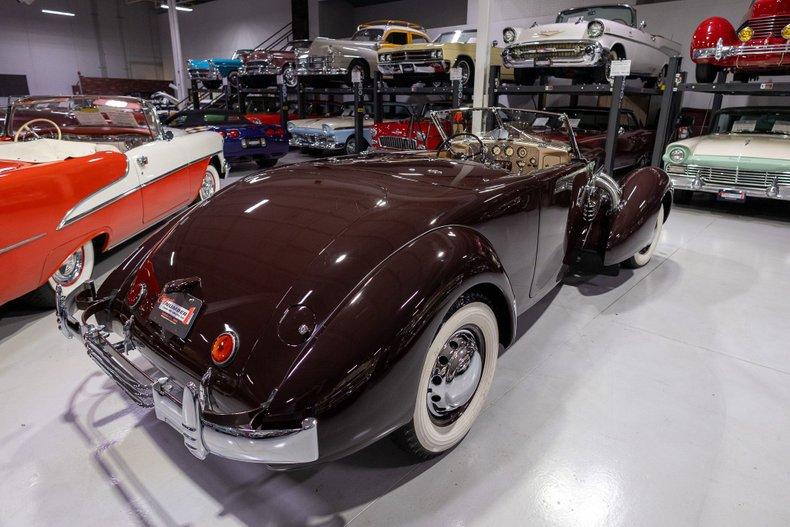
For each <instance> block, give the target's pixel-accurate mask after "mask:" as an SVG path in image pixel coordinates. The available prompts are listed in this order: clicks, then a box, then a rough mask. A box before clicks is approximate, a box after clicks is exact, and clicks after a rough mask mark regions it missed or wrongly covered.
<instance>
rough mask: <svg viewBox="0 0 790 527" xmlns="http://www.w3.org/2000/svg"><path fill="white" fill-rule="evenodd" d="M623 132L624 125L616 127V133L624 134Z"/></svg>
mask: <svg viewBox="0 0 790 527" xmlns="http://www.w3.org/2000/svg"><path fill="white" fill-rule="evenodd" d="M624 133H625V127H624V126H621V127H620V128H618V129H617V135H620V134H624Z"/></svg>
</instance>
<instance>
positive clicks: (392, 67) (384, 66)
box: [379, 59, 450, 75]
mask: <svg viewBox="0 0 790 527" xmlns="http://www.w3.org/2000/svg"><path fill="white" fill-rule="evenodd" d="M437 66H438V67H437ZM379 71H380V72H381V73H382V74H384V75H409V74H412V73H419V74H429V75H430V74H435V73H446V72H448V71H450V62H449V61H447V60H442V59H433V60H421V61H404V62H379Z"/></svg>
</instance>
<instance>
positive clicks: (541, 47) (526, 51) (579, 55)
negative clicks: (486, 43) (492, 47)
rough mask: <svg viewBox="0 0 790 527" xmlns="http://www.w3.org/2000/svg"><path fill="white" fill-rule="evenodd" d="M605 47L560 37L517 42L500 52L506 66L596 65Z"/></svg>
mask: <svg viewBox="0 0 790 527" xmlns="http://www.w3.org/2000/svg"><path fill="white" fill-rule="evenodd" d="M604 51H605V50H604V47H603V46H602V45H601V43H600V42H593V41H586V40H563V41H547V42H540V41H537V42H519V43H517V44H511V45H510V46H508V47H507V48H505V49H504V50H503V51H502V63H503V64H504V65H505V66H506V67H508V68H564V67H574V68H578V67H596V66H601V65H603V59H604V56H605V55H604Z"/></svg>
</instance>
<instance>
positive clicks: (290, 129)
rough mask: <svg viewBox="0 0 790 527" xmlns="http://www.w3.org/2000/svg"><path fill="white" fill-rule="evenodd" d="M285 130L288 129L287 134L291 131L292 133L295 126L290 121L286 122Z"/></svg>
mask: <svg viewBox="0 0 790 527" xmlns="http://www.w3.org/2000/svg"><path fill="white" fill-rule="evenodd" d="M287 128H288V131H289V132H293V131H294V128H296V125H295V124H294V123H293V122H292V121H288V126H287Z"/></svg>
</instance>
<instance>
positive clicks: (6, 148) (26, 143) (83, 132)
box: [0, 96, 226, 305]
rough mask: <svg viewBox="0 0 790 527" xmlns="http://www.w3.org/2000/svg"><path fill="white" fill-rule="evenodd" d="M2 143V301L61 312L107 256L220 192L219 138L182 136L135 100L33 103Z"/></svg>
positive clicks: (25, 102)
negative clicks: (67, 296)
mask: <svg viewBox="0 0 790 527" xmlns="http://www.w3.org/2000/svg"><path fill="white" fill-rule="evenodd" d="M6 136H9V137H12V138H13V141H4V142H2V143H0V194H2V196H3V198H2V202H3V211H2V214H0V269H2V270H3V272H2V273H0V304H3V303H5V302H7V301H9V300H12V299H14V298H17V297H19V296H21V295H24V294H25V293H29V292H31V291H34V293H33V294H32V295H31V297H30V300H31V301H33V302H34V303H37V304H43V305H46V304H49V305H54V298H55V295H54V289H55V287H56V286H57V287H61V288H62V290H63V291H71V290H73V289H74V288H76V287H77V286H79V285H80V284H82V283H83V282H85V281H86V280H88V279H89V278H90V276H91V273H92V271H93V263H94V255H95V253H96V251H105V250H107V249H109V248H111V247H114V246H116V245H118V244H119V243H121V242H123V241H124V240H126V239H128V238H130V237H132V236H134V235H136V234H137V233H139V232H141V231H143V230H144V229H147V228H149V227H151V226H152V225H155V224H156V223H157V222H160V221H162V220H163V219H165V218H167V217H168V216H170V215H171V214H173V213H175V212H177V211H179V210H181V209H182V208H184V207H186V206H187V205H189V204H190V203H193V202H195V201H201V200H204V199H206V198H208V197H209V196H211V195H212V194H214V192H215V191H217V190H219V185H220V180H219V178H220V177H221V176H223V175H224V174H225V172H226V166H225V160H224V158H223V156H222V138H221V137H220V135H219V134H217V133H214V132H202V133H196V134H191V135H185V136H176V137H174V136H173V134H172V133H171V132H168V131H166V130H164V129H163V128H162V127H161V126H160V124H159V120H158V119H157V117H156V112H155V110H154V108H153V107H152V106H151V105H150V104H149V103H145V102H144V101H142V100H140V99H134V98H131V97H115V96H108V97H101V96H72V97H26V98H24V99H20V100H18V101H17V102H16V103H15V104H14V105H13V107H12V108H11V113H10V114H9V117H8V122H7V125H6Z"/></svg>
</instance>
